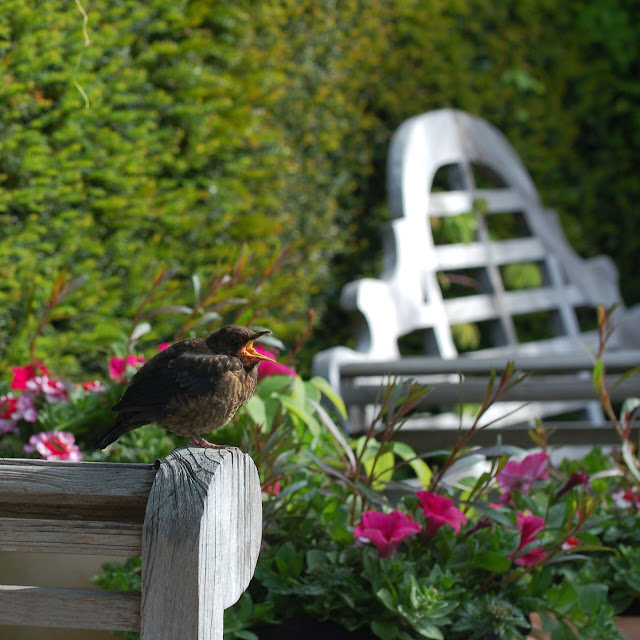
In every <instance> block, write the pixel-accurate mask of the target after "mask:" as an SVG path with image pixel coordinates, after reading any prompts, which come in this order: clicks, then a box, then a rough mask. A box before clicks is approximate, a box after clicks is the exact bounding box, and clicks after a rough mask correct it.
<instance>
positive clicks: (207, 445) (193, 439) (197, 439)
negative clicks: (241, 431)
mask: <svg viewBox="0 0 640 640" xmlns="http://www.w3.org/2000/svg"><path fill="white" fill-rule="evenodd" d="M189 439H190V440H191V442H193V443H194V444H197V445H199V446H200V447H205V449H228V448H229V447H228V446H227V445H224V444H213V442H209V441H208V440H205V439H204V438H201V437H200V436H189Z"/></svg>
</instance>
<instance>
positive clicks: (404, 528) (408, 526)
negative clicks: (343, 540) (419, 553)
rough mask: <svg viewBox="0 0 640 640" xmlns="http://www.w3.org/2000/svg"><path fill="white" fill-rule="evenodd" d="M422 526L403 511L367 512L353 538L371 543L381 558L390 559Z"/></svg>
mask: <svg viewBox="0 0 640 640" xmlns="http://www.w3.org/2000/svg"><path fill="white" fill-rule="evenodd" d="M420 529H421V526H420V525H419V524H418V523H417V522H414V521H413V520H412V519H411V516H409V515H405V514H404V513H402V512H401V511H398V510H396V511H392V512H391V513H381V512H379V511H365V512H364V513H363V514H362V518H361V521H360V523H359V524H358V525H357V526H356V528H355V529H354V531H353V536H354V538H356V539H357V540H359V541H360V542H370V543H371V544H372V545H373V546H374V547H375V548H376V549H377V550H378V555H379V556H380V557H381V558H388V557H389V556H391V555H394V554H395V553H396V548H397V546H398V545H399V544H400V543H401V542H402V541H403V540H405V539H406V538H408V537H409V536H412V535H414V534H416V533H418V532H419V531H420Z"/></svg>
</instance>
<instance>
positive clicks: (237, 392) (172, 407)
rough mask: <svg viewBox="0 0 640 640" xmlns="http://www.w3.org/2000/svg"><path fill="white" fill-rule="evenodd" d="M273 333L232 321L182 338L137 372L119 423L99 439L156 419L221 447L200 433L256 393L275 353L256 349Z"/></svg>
mask: <svg viewBox="0 0 640 640" xmlns="http://www.w3.org/2000/svg"><path fill="white" fill-rule="evenodd" d="M267 333H271V332H270V331H260V332H257V333H256V332H255V331H251V329H247V327H241V326H239V325H234V324H230V325H227V326H226V327H222V328H221V329H218V330H217V331H214V332H213V333H212V334H211V335H210V336H209V337H208V338H206V339H203V338H188V339H186V340H180V341H179V342H176V343H175V344H173V345H171V346H170V347H168V348H167V349H165V350H164V351H160V352H159V353H157V354H156V355H155V356H153V358H151V360H149V361H148V362H146V363H145V364H144V366H143V367H142V368H141V369H140V370H139V371H137V372H136V374H135V375H134V376H133V378H131V382H130V383H129V386H128V387H127V389H126V391H125V392H124V395H123V397H122V399H121V400H120V402H118V403H117V404H116V405H115V406H114V407H113V410H114V411H117V412H118V417H117V419H116V423H115V425H114V426H113V427H112V428H111V429H109V430H108V431H107V432H106V433H105V434H104V435H103V436H102V437H101V438H100V439H99V440H98V441H97V442H96V445H95V446H96V448H97V449H104V448H105V447H106V446H107V445H109V444H111V443H112V442H115V441H116V440H117V439H118V438H119V437H120V436H121V435H124V434H125V433H128V432H129V431H132V430H133V429H137V428H138V427H141V426H142V425H145V424H148V423H149V422H157V423H158V424H159V425H160V426H162V427H164V428H165V429H167V430H169V431H172V432H173V433H175V434H177V435H179V436H186V437H188V438H190V439H191V441H192V442H194V443H195V444H199V445H200V446H202V447H210V448H213V449H219V448H221V447H220V446H219V445H215V444H211V443H210V442H207V441H206V440H205V439H204V438H202V437H201V436H200V434H201V433H208V432H209V431H213V430H214V429H217V428H218V427H221V426H222V425H225V424H227V422H229V420H231V418H233V416H234V415H235V413H236V411H237V410H238V409H239V408H240V407H241V406H242V405H243V404H244V403H245V402H246V401H247V400H249V398H250V397H251V396H252V395H253V392H254V391H255V388H256V383H257V381H258V363H259V362H260V361H261V360H271V361H272V362H273V361H274V360H273V359H272V358H269V357H268V356H265V355H262V354H261V353H258V352H257V351H256V350H255V349H254V348H253V343H254V341H255V340H257V339H258V338H260V337H261V336H263V335H265V334H267Z"/></svg>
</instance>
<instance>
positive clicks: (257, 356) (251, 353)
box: [240, 331, 275, 362]
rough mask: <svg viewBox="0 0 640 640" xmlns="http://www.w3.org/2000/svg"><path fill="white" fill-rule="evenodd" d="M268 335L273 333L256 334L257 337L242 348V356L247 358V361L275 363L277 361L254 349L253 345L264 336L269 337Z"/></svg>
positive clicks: (261, 332) (262, 332)
mask: <svg viewBox="0 0 640 640" xmlns="http://www.w3.org/2000/svg"><path fill="white" fill-rule="evenodd" d="M267 333H271V331H260V332H258V333H256V335H255V336H253V338H252V339H251V340H249V342H247V343H246V344H245V345H243V346H242V347H240V356H242V357H244V358H246V359H247V360H268V361H269V362H275V360H274V359H273V358H271V357H269V356H265V355H264V354H263V353H258V352H257V351H256V350H255V349H254V347H253V343H254V342H255V341H256V340H257V339H258V338H261V337H262V336H265V335H267Z"/></svg>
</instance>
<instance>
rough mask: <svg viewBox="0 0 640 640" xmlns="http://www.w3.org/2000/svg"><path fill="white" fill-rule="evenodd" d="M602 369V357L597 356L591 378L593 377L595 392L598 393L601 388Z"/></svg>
mask: <svg viewBox="0 0 640 640" xmlns="http://www.w3.org/2000/svg"><path fill="white" fill-rule="evenodd" d="M603 371H604V363H603V361H602V358H598V359H597V360H596V363H595V365H594V367H593V373H592V379H593V387H594V389H595V390H596V393H597V394H598V395H600V391H601V389H602V373H603Z"/></svg>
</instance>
